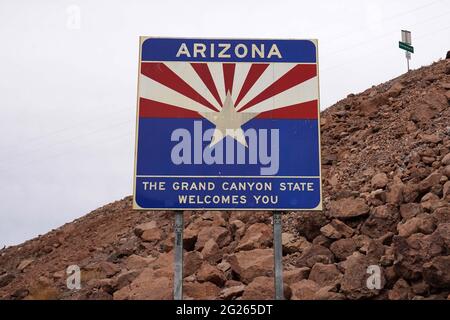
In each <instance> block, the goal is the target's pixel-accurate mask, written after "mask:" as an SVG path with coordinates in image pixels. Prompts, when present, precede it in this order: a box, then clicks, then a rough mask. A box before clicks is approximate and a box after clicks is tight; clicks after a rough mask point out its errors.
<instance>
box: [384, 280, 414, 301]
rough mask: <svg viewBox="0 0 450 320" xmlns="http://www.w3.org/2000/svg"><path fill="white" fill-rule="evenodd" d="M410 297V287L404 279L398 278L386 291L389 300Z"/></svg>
mask: <svg viewBox="0 0 450 320" xmlns="http://www.w3.org/2000/svg"><path fill="white" fill-rule="evenodd" d="M412 297H413V293H412V289H411V287H410V286H409V284H408V282H406V281H405V280H404V279H399V280H398V281H397V282H396V283H395V285H394V287H393V288H392V289H391V290H389V292H388V298H389V300H409V299H411V298H412Z"/></svg>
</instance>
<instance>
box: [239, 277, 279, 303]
mask: <svg viewBox="0 0 450 320" xmlns="http://www.w3.org/2000/svg"><path fill="white" fill-rule="evenodd" d="M274 296H275V288H274V279H273V278H271V277H256V278H255V279H253V281H252V282H250V283H249V284H248V286H247V287H246V288H245V291H244V294H243V295H242V300H273V299H274Z"/></svg>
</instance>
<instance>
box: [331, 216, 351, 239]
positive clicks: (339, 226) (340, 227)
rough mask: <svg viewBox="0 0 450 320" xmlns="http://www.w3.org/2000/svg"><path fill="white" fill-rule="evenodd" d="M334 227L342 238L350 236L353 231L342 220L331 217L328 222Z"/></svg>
mask: <svg viewBox="0 0 450 320" xmlns="http://www.w3.org/2000/svg"><path fill="white" fill-rule="evenodd" d="M330 224H331V225H332V226H333V227H334V229H336V231H338V232H339V233H340V234H341V235H342V236H343V237H344V238H350V237H351V236H352V235H353V233H354V230H353V229H352V228H351V227H349V226H348V225H346V224H345V223H344V222H342V221H340V220H338V219H333V220H332V221H331V223H330Z"/></svg>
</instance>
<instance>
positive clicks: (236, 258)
mask: <svg viewBox="0 0 450 320" xmlns="http://www.w3.org/2000/svg"><path fill="white" fill-rule="evenodd" d="M227 260H228V262H229V263H230V265H231V269H232V270H233V272H234V273H235V274H236V275H237V276H238V277H239V279H240V280H241V281H242V282H243V283H245V284H248V283H250V282H251V281H252V280H253V279H254V278H256V277H259V276H271V275H272V274H273V250H272V249H254V250H249V251H239V252H236V253H235V254H232V255H230V256H229V257H228V258H227Z"/></svg>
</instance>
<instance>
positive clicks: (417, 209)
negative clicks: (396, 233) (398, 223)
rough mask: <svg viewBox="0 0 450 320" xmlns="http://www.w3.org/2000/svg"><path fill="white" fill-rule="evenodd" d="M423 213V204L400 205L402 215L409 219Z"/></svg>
mask: <svg viewBox="0 0 450 320" xmlns="http://www.w3.org/2000/svg"><path fill="white" fill-rule="evenodd" d="M420 213H422V206H421V205H420V204H419V203H405V204H402V205H401V206H400V215H401V216H402V218H403V219H405V220H408V219H411V218H412V217H415V216H417V215H418V214H420Z"/></svg>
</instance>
